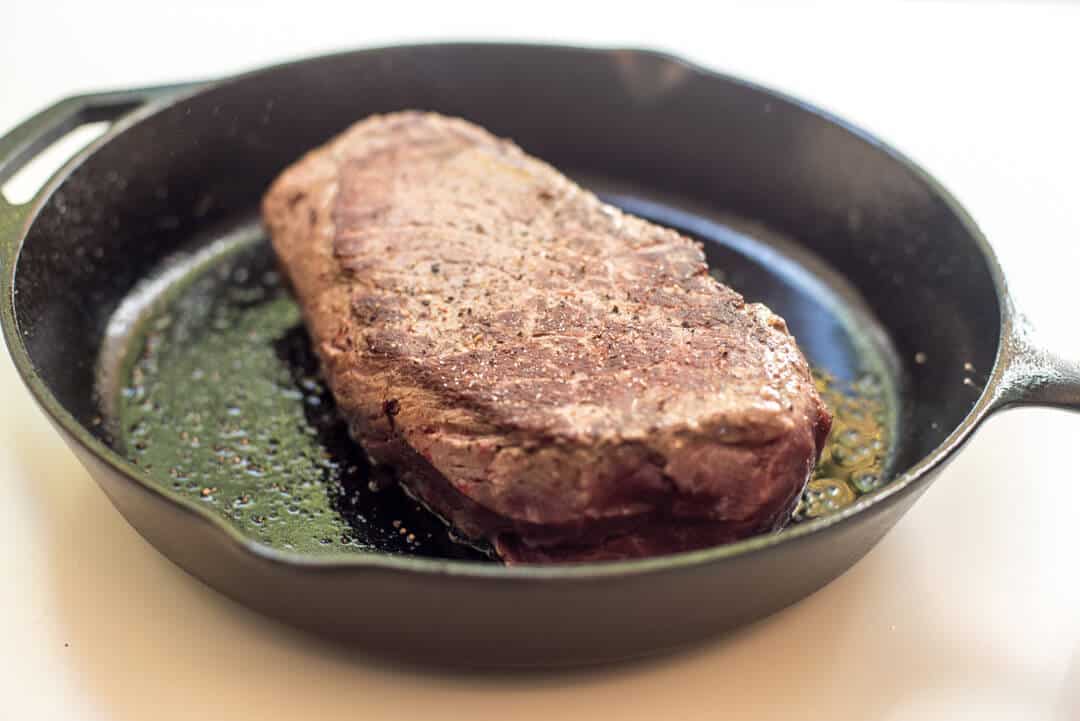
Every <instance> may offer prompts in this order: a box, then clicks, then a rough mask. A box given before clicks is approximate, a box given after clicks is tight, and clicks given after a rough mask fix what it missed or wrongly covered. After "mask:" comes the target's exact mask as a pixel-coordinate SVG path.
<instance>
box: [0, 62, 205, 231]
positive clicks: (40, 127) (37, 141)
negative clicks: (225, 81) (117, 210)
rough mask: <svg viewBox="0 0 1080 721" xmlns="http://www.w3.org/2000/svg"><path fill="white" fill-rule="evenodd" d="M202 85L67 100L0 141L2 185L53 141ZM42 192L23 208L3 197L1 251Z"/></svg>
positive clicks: (0, 221)
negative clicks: (71, 132)
mask: <svg viewBox="0 0 1080 721" xmlns="http://www.w3.org/2000/svg"><path fill="white" fill-rule="evenodd" d="M200 85H202V83H180V84H175V85H157V86H153V87H147V88H135V89H131V90H118V91H111V92H102V93H88V94H86V95H75V96H73V97H70V98H65V99H64V100H61V101H59V102H57V103H56V104H55V105H52V106H51V107H48V108H46V109H45V110H42V111H41V112H39V113H38V114H36V115H34V116H33V117H31V118H28V119H27V120H25V121H23V122H22V123H20V124H19V125H17V126H15V127H14V128H12V129H11V131H10V132H8V133H7V135H5V136H4V137H2V138H0V185H2V184H3V183H5V182H7V181H8V180H9V179H10V178H11V177H12V176H13V175H15V173H17V172H18V171H19V170H20V169H21V168H22V167H23V166H25V165H26V164H27V163H29V162H30V161H31V160H32V159H33V158H34V157H35V156H36V155H38V154H39V153H40V152H41V151H43V150H45V149H46V148H47V147H49V146H50V145H51V144H52V143H53V142H54V141H56V140H57V139H59V138H61V137H63V136H64V135H66V134H67V133H68V132H70V131H71V130H73V129H75V128H77V127H79V126H80V125H85V124H87V123H99V122H103V121H109V122H115V121H116V120H119V119H120V118H122V117H124V116H125V115H127V114H128V113H130V112H132V111H134V110H137V109H138V108H141V107H142V106H144V105H146V104H147V103H151V102H154V101H157V100H159V99H162V98H173V97H178V96H179V95H181V94H182V93H183V91H185V90H188V89H193V88H196V87H198V86H200ZM45 187H48V184H46V186H45ZM43 192H45V191H44V189H42V190H40V191H38V194H37V195H36V196H35V197H34V198H33V199H32V200H30V201H29V202H27V203H22V204H15V203H11V202H9V201H8V200H7V198H5V197H4V194H3V193H0V249H4V250H7V249H10V248H12V246H14V245H15V240H16V238H17V237H18V236H19V235H20V232H19V231H20V230H21V229H22V225H23V223H24V221H25V219H26V215H27V214H28V212H29V210H30V208H31V207H33V206H34V205H35V204H36V203H37V201H39V200H40V198H41V194H42V193H43Z"/></svg>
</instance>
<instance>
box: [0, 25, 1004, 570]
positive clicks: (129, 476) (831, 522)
mask: <svg viewBox="0 0 1080 721" xmlns="http://www.w3.org/2000/svg"><path fill="white" fill-rule="evenodd" d="M479 48H487V49H491V48H495V49H504V50H507V51H515V50H545V51H550V52H554V53H584V54H590V55H596V56H601V57H603V56H611V55H613V54H619V55H632V56H638V57H644V58H650V59H652V60H654V61H659V62H663V63H668V64H672V65H676V66H678V67H680V68H681V69H682V70H683V71H685V72H688V73H692V74H695V75H697V76H700V77H703V78H707V79H710V80H718V81H721V82H724V83H726V84H730V85H736V86H740V87H743V88H745V89H748V90H752V91H754V92H757V93H760V94H762V95H763V96H766V97H769V98H770V99H771V100H772V101H776V102H782V103H787V104H790V105H793V106H795V107H797V108H799V109H801V110H803V111H805V112H808V113H810V114H812V115H814V116H816V117H819V118H821V119H823V120H825V121H827V122H828V123H830V124H832V125H835V126H838V127H839V128H841V129H842V130H844V131H846V132H848V133H850V134H852V135H854V136H856V137H858V138H859V139H861V140H862V141H864V142H866V143H869V144H870V145H872V146H874V147H875V148H876V149H878V150H879V151H881V152H883V153H884V154H886V155H887V156H888V157H889V158H890V159H891V160H893V161H895V162H897V163H899V164H900V165H901V166H903V167H904V168H905V169H906V170H907V171H908V172H910V173H912V174H913V175H914V176H915V177H916V178H917V179H918V180H919V181H921V182H922V183H924V184H925V185H926V186H927V187H928V188H929V190H930V191H931V192H932V193H933V194H934V195H935V196H936V197H937V198H938V199H939V200H941V201H942V202H943V203H944V204H945V205H946V207H947V208H948V209H949V211H950V212H952V213H953V214H954V215H955V217H956V218H957V219H958V221H959V222H960V224H961V226H962V227H963V229H964V231H965V232H966V233H967V234H968V235H969V236H970V237H971V239H972V240H973V241H974V243H975V246H976V248H977V249H978V250H979V252H980V254H981V256H982V258H983V260H984V262H985V263H986V265H987V269H988V270H989V272H990V275H991V279H992V281H993V286H994V292H995V296H996V300H997V303H998V311H999V314H1000V319H1001V320H1000V332H999V336H998V349H997V353H996V356H995V361H994V366H993V369H992V371H991V373H990V376H989V379H988V381H987V383H986V384H985V386H984V387H983V390H982V392H981V394H980V396H979V398H978V400H977V401H976V402H975V404H974V406H973V407H972V409H971V411H970V412H969V413H968V415H967V416H966V417H965V418H964V419H963V420H962V421H961V422H960V423H959V424H958V425H957V426H956V427H955V428H954V429H953V430H952V431H951V432H950V433H949V435H948V436H947V437H946V438H945V439H944V440H943V441H942V442H941V443H940V444H939V445H938V446H937V447H936V448H935V449H934V450H932V451H931V452H930V453H928V454H927V455H925V456H924V457H923V458H922V459H920V460H919V461H918V462H917V463H916V464H914V465H913V466H911V467H910V468H908V469H906V470H904V471H902V472H901V473H899V474H898V475H897V476H896V477H894V478H893V479H892V480H891V481H890V482H889V483H887V484H886V485H884V486H883V487H881V488H879V489H877V490H875V491H872V492H871V493H868V494H866V495H864V496H861V497H860V498H859V499H858V500H857V501H856V502H855V503H853V504H852V505H851V506H848V507H847V508H845V509H843V510H841V511H839V512H837V513H834V514H832V515H829V516H825V517H822V518H818V519H814V520H812V521H806V522H803V523H800V524H798V525H796V526H793V527H789V528H787V529H785V530H783V531H781V532H779V533H774V534H765V535H758V536H753V537H750V538H747V539H743V540H741V541H736V542H734V543H729V544H725V545H721V546H715V547H711V548H705V549H700V550H695V551H687V552H683V553H676V554H670V555H666V556H658V557H652V558H644V559H633V560H622V561H603V562H593V563H582V564H553V565H522V566H504V565H499V564H487V563H477V562H470V561H461V560H450V559H431V558H421V557H414V556H399V555H393V554H386V553H378V552H370V553H355V552H352V553H350V552H340V553H333V554H325V555H319V556H310V555H304V554H301V553H295V552H289V551H283V550H280V549H276V548H272V547H270V546H267V545H264V544H262V543H260V542H258V541H256V540H254V539H252V538H250V537H248V536H246V535H244V534H243V533H242V532H241V531H240V530H239V529H237V528H236V527H234V526H232V525H231V524H229V523H227V522H226V520H225V519H222V518H220V517H218V516H217V515H216V514H214V513H212V512H211V511H210V510H209V509H207V508H205V507H203V506H201V505H199V504H197V502H196V501H193V500H190V499H187V498H183V497H181V496H177V495H173V494H171V493H169V492H168V491H167V490H166V489H164V488H162V487H160V485H158V484H157V483H155V482H153V481H152V480H150V479H149V478H148V477H147V476H146V474H145V472H144V471H142V470H141V469H139V468H138V467H137V466H135V465H134V464H132V463H131V462H130V461H128V460H126V459H125V458H124V457H123V456H121V455H120V454H119V453H117V452H116V451H115V450H113V449H112V448H110V447H109V446H108V445H106V444H105V443H104V442H103V441H101V440H100V439H98V438H97V437H96V436H94V435H93V434H92V433H90V432H89V430H88V429H87V428H86V427H85V426H84V425H83V424H82V423H80V422H79V421H78V420H77V419H76V418H75V417H74V416H73V415H71V413H70V412H69V411H68V410H67V409H66V408H65V407H64V406H63V404H61V403H60V401H59V400H58V399H57V398H56V397H55V396H54V395H53V393H52V390H51V389H50V388H49V387H48V385H47V384H46V383H45V381H44V380H43V379H42V378H41V377H40V376H39V375H38V374H37V372H36V370H35V369H34V365H33V361H32V359H31V357H30V354H29V351H28V349H27V348H26V346H25V344H24V343H23V341H22V335H21V333H20V332H19V329H18V322H17V320H16V318H17V316H16V298H15V293H14V289H15V277H16V270H17V268H18V261H19V255H20V253H21V250H22V245H23V242H24V241H25V238H26V235H27V234H28V232H29V230H30V228H31V226H32V225H33V223H34V221H35V220H36V218H37V216H38V215H39V213H40V211H41V210H42V208H43V207H44V206H45V205H46V204H47V203H48V201H49V199H50V198H51V196H52V195H53V194H54V193H55V191H56V190H57V189H59V187H60V186H62V185H63V183H64V182H65V181H66V180H67V178H68V177H69V176H70V175H71V173H72V172H73V171H74V170H76V169H77V168H78V167H79V166H80V165H82V163H83V162H85V161H86V160H87V159H88V158H89V157H91V156H92V155H93V154H94V153H96V152H97V151H98V150H99V149H100V148H101V147H103V146H104V145H106V144H107V143H109V142H110V141H111V140H112V139H113V138H115V137H117V136H118V135H120V134H122V133H124V132H126V131H127V130H128V129H130V128H131V127H134V126H135V125H137V124H139V123H140V122H142V121H144V120H146V119H148V118H149V117H151V116H153V115H156V114H157V113H159V112H161V111H163V110H165V109H167V108H169V107H171V106H173V105H175V104H177V103H179V102H182V101H183V100H186V99H188V98H191V97H194V96H196V95H199V94H202V93H204V92H207V91H210V90H212V89H215V88H219V87H223V86H226V85H229V84H232V83H237V82H241V81H243V80H246V79H248V78H251V77H255V76H258V75H261V74H264V73H266V74H268V73H271V72H274V71H278V70H281V69H284V68H288V67H292V66H297V65H302V64H305V63H310V62H317V61H320V60H329V59H332V58H340V57H345V56H359V55H378V54H380V53H385V52H387V51H391V50H393V51H395V52H401V51H410V50H418V51H431V50H457V51H467V50H470V49H479ZM21 210H22V212H23V213H24V215H23V218H22V221H21V228H20V230H19V232H18V233H17V237H16V240H15V243H14V247H13V248H11V249H10V251H9V252H8V253H7V259H6V261H7V262H8V263H9V265H8V267H7V268H5V269H4V278H3V280H4V282H5V283H6V284H7V290H6V292H5V296H6V297H5V298H4V301H3V305H2V307H0V326H2V330H3V335H4V338H5V340H6V342H7V346H8V351H9V353H10V354H11V357H12V360H13V362H14V365H15V368H16V370H17V371H18V373H19V375H20V377H21V378H22V381H23V383H24V384H25V385H26V386H27V388H28V389H29V390H30V392H31V394H32V395H33V397H34V399H35V401H37V403H38V404H39V405H40V406H41V407H42V408H43V409H44V410H45V412H46V413H47V414H48V416H49V418H50V420H51V421H52V422H53V423H54V424H55V425H56V426H57V427H58V428H59V429H60V430H62V431H63V432H64V433H65V434H67V436H68V438H69V439H71V440H72V441H74V442H75V443H77V444H78V445H79V446H80V447H81V448H82V449H83V450H85V451H86V452H87V453H89V454H91V455H92V456H93V457H95V458H96V459H98V460H99V461H101V462H102V463H104V464H106V465H107V466H109V468H110V470H112V471H114V472H116V473H118V474H119V475H120V476H122V477H123V478H124V479H125V480H126V481H129V482H131V483H133V484H134V485H135V486H136V487H137V488H138V489H140V490H142V491H143V492H148V493H151V494H153V495H155V496H156V497H158V498H159V499H160V500H161V501H163V502H166V503H169V504H171V505H172V506H174V507H175V508H177V509H179V510H182V511H184V512H186V513H188V514H191V515H193V516H194V517H195V518H196V519H198V520H199V521H200V522H202V523H205V524H208V525H209V526H210V527H212V528H213V529H215V531H216V532H217V533H219V534H222V535H221V537H222V539H223V540H224V541H226V542H227V543H229V544H230V545H231V546H233V547H235V548H237V549H238V550H241V551H244V552H246V553H248V554H251V555H252V556H253V557H255V558H256V559H258V560H260V561H264V562H269V563H272V564H277V565H285V566H290V567H293V568H300V569H303V570H305V571H314V572H332V573H341V572H351V571H358V572H363V571H382V572H397V573H404V574H419V575H424V576H429V575H430V576H437V577H454V578H475V579H483V580H487V581H500V582H501V581H506V582H532V581H544V582H552V581H566V582H581V581H590V580H603V579H610V578H618V577H626V576H639V575H643V574H651V573H655V572H662V571H678V570H687V569H692V568H696V567H699V566H707V565H711V564H713V563H720V562H723V561H725V560H728V559H732V558H736V557H742V556H749V555H751V554H756V553H764V552H767V551H769V550H771V549H774V548H780V547H783V546H786V545H787V544H790V543H794V542H796V541H797V540H799V539H802V538H804V537H811V536H818V535H820V534H823V533H825V532H826V531H828V530H829V529H832V528H834V527H840V526H843V525H846V522H847V521H848V520H849V519H851V518H853V517H855V516H858V515H862V514H864V513H866V512H868V511H870V509H872V508H875V507H884V506H885V505H891V504H892V503H894V502H896V501H898V500H900V499H901V498H903V497H906V496H907V495H909V494H910V493H913V492H917V491H919V490H920V489H922V488H923V487H924V486H925V485H926V484H927V483H929V481H930V480H932V478H933V475H934V474H933V471H934V470H936V469H938V468H940V467H941V466H943V465H944V464H945V463H946V462H947V461H948V460H949V459H950V458H951V457H952V455H953V454H954V453H956V452H957V451H958V450H959V449H960V447H961V446H963V444H964V443H965V442H966V441H967V440H968V438H969V436H970V435H971V433H972V432H974V430H975V429H976V428H977V427H978V426H979V424H980V423H981V422H982V421H983V420H984V419H985V418H986V417H987V416H988V415H989V413H990V411H991V410H993V408H994V405H995V400H996V398H997V390H998V388H999V387H1000V384H1001V380H1002V376H1003V374H1004V364H1003V360H1004V353H1005V349H1006V339H1007V337H1008V335H1009V334H1010V333H1011V330H1012V326H1013V325H1014V323H1015V312H1014V309H1013V306H1012V301H1011V299H1010V296H1009V292H1008V286H1007V283H1006V280H1005V276H1004V273H1003V271H1002V269H1001V266H1000V263H999V261H998V258H997V256H996V254H995V253H994V250H993V248H992V246H991V245H990V242H989V241H988V240H987V238H986V237H985V236H984V235H983V233H982V231H981V230H980V229H979V227H978V225H977V224H976V223H975V221H974V219H972V218H971V216H970V215H969V214H968V212H967V211H966V210H965V209H964V208H963V206H961V205H960V203H959V202H958V201H957V200H956V199H955V198H954V197H953V196H952V194H951V193H949V191H948V190H946V189H945V187H944V186H943V185H941V183H939V182H938V181H937V180H936V179H935V178H934V177H933V176H932V175H930V174H929V173H928V172H927V171H925V170H923V168H921V167H920V166H919V165H918V164H916V163H915V162H914V161H912V160H911V159H910V158H908V157H907V156H906V155H904V154H903V153H901V152H900V151H898V150H897V149H895V148H893V147H892V146H890V145H889V144H887V143H885V142H883V141H881V140H880V139H878V138H877V137H875V136H874V135H872V134H871V133H869V132H868V131H866V130H863V129H861V128H859V127H858V126H856V125H854V124H852V123H850V122H848V121H846V120H844V119H843V118H841V117H839V116H837V115H834V114H833V113H831V112H830V111H827V110H824V109H822V108H819V107H817V106H815V105H813V104H811V103H808V102H805V101H803V100H800V99H798V98H795V97H792V96H790V95H788V94H786V93H784V92H781V91H778V90H774V89H772V88H769V87H767V86H764V85H761V84H758V83H756V82H752V81H748V80H745V79H742V78H740V77H737V76H733V75H730V74H727V73H724V72H720V71H716V70H712V69H709V68H707V67H704V66H702V65H699V64H697V63H695V62H692V61H689V60H686V59H684V58H681V57H679V56H677V55H674V54H672V53H668V52H665V51H659V50H654V49H647V48H622V47H605V46H585V45H567V44H547V43H513V42H484V41H480V42H475V41H470V42H439V43H417V44H404V45H385V46H377V47H371V48H364V49H359V50H350V51H340V52H331V53H325V54H321V55H316V56H309V57H304V58H300V59H295V60H289V61H285V62H281V63H275V64H271V65H267V66H262V67H259V68H256V69H254V70H250V71H247V72H242V73H238V74H235V75H230V76H227V77H225V78H221V79H218V80H212V81H209V82H206V83H202V84H198V85H196V86H195V87H193V88H189V89H187V90H183V91H180V92H178V93H177V94H176V95H173V96H170V97H167V98H162V99H158V100H154V101H151V102H149V103H147V104H146V105H145V106H143V107H141V108H139V109H137V110H135V111H133V112H132V113H130V114H129V115H127V116H125V117H124V118H122V119H121V120H119V121H118V122H116V123H115V124H113V126H112V127H110V128H109V130H108V131H107V132H106V133H104V134H103V135H102V136H101V137H100V138H98V139H97V140H95V141H94V142H93V143H91V144H90V145H88V146H87V147H86V148H84V149H83V150H82V151H80V152H79V153H78V154H76V155H75V156H74V157H73V158H72V159H71V160H69V161H68V162H67V163H66V164H65V165H64V166H63V167H62V168H61V169H60V170H59V171H57V172H56V173H55V174H54V175H53V177H52V178H50V180H49V181H48V183H46V185H45V186H44V187H43V188H42V190H41V191H40V192H39V193H38V195H37V196H36V197H35V199H34V201H32V202H31V203H30V204H28V205H26V206H22V208H21Z"/></svg>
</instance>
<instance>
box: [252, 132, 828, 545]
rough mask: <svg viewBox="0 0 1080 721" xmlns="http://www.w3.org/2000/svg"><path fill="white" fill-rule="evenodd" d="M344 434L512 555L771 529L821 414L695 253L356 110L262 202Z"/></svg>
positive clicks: (468, 144) (792, 350) (515, 169)
mask: <svg viewBox="0 0 1080 721" xmlns="http://www.w3.org/2000/svg"><path fill="white" fill-rule="evenodd" d="M263 213H264V217H265V220H266V224H267V226H268V227H269V229H270V232H271V233H272V236H273V245H274V249H275V251H276V253H277V255H278V257H279V259H280V261H281V266H282V267H283V268H284V271H285V273H286V274H287V276H288V278H289V279H290V281H291V283H292V285H293V288H294V290H295V293H296V296H297V298H298V299H299V302H300V304H301V306H302V308H303V313H304V317H305V320H306V323H307V327H308V330H309V332H310V334H311V337H312V340H313V342H314V344H315V348H316V351H317V353H318V356H319V358H320V360H321V363H322V369H323V374H324V376H325V378H326V381H327V382H328V383H329V385H330V388H331V390H332V391H333V394H334V398H335V399H336V401H337V404H338V407H339V409H340V411H341V413H342V414H343V415H344V417H345V418H346V419H347V421H348V423H349V427H350V430H351V432H352V434H353V437H354V438H355V439H356V440H357V441H359V442H360V443H361V444H362V445H363V447H364V448H365V449H366V451H367V453H368V454H369V456H370V457H371V458H372V459H373V460H374V461H375V462H376V463H380V464H386V465H388V466H391V467H392V468H394V469H395V470H396V472H397V474H398V478H399V479H400V482H401V483H402V484H403V485H404V486H405V487H406V489H407V490H409V491H410V492H411V493H412V494H413V495H414V496H416V497H417V498H418V499H420V500H421V501H423V502H424V503H425V504H426V505H427V506H428V507H429V508H431V509H432V510H433V511H435V512H436V513H438V514H439V515H440V516H442V517H443V518H444V519H446V520H447V521H448V522H450V523H451V524H453V525H454V526H455V527H456V528H457V529H458V530H459V531H460V532H461V533H463V534H464V535H466V536H468V537H472V538H483V539H488V540H490V541H491V542H492V543H493V544H494V547H495V549H496V550H497V552H498V553H499V555H500V556H501V557H502V558H503V559H504V560H505V561H507V562H510V563H520V562H558V561H580V560H602V559H619V558H631V557H640V556H646V555H652V554H659V553H669V552H674V551H681V550H686V549H692V548H700V547H703V546H709V545H713V544H718V543H723V542H725V541H730V540H734V539H737V538H741V537H744V536H747V535H750V534H754V533H760V532H764V531H771V530H774V529H776V528H778V527H779V526H781V525H782V524H783V523H784V522H785V521H786V520H787V518H788V516H789V514H790V513H791V510H792V507H793V505H794V503H795V502H796V500H797V498H798V496H799V494H800V492H801V491H802V488H803V486H804V484H805V482H806V480H807V477H808V475H809V474H810V472H811V470H812V469H813V467H814V464H815V462H816V460H817V457H818V454H819V452H820V449H821V447H822V444H823V442H824V440H825V436H826V435H827V434H828V430H829V426H830V422H831V419H830V417H829V414H828V412H827V411H826V410H825V408H824V406H823V405H822V402H821V399H820V398H819V397H818V394H817V392H816V391H815V388H814V384H813V381H812V379H811V376H810V371H809V369H808V367H807V363H806V360H805V359H804V358H803V356H802V354H801V353H800V352H799V349H798V348H797V347H796V345H795V341H794V339H793V338H792V337H791V335H789V334H788V332H787V329H786V326H785V324H784V321H783V320H782V319H781V318H779V317H778V316H776V315H774V314H773V313H772V312H770V311H769V309H768V308H766V307H764V306H762V305H758V304H752V303H746V302H744V300H743V298H742V297H741V296H740V295H739V294H738V293H736V292H735V291H733V290H731V289H730V288H728V287H726V286H724V285H722V284H720V283H719V282H717V281H716V280H714V279H713V278H712V277H710V276H709V274H708V272H707V268H706V265H705V259H704V255H703V253H702V249H701V247H700V246H699V245H698V244H697V243H695V242H693V241H691V240H689V239H687V238H685V237H683V236H681V235H679V234H678V233H676V232H674V231H672V230H669V229H666V228H662V227H659V226H656V225H653V224H652V223H649V222H646V221H644V220H641V219H639V218H636V217H633V216H631V215H627V214H625V213H623V212H621V211H619V210H617V209H615V208H613V207H611V206H609V205H606V204H604V203H602V202H600V200H598V199H597V198H596V197H595V196H594V195H592V194H591V193H589V192H588V191H586V190H583V189H582V188H580V187H578V186H577V185H575V184H574V183H573V182H572V181H570V180H569V179H567V178H566V177H564V176H563V175H561V174H560V173H559V172H558V171H556V170H555V169H554V168H552V167H550V166H548V165H546V164H545V163H543V162H541V161H539V160H537V159H535V158H532V157H530V156H528V155H526V154H525V153H524V152H522V151H521V150H520V149H519V148H518V147H516V146H515V145H514V144H512V143H511V142H509V141H506V140H501V139H498V138H496V137H494V136H492V135H491V134H489V133H488V132H487V131H485V130H483V129H481V128H479V127H477V126H476V125H473V124H471V123H468V122H466V121H464V120H459V119H455V118H447V117H442V116H439V115H434V114H430V113H419V112H401V113H394V114H391V115H384V116H376V117H371V118H369V119H367V120H364V121H362V122H360V123H357V124H356V125H354V126H353V127H352V128H350V129H349V130H347V131H346V132H345V133H343V134H342V135H340V136H338V137H337V138H335V139H334V140H332V141H331V142H329V143H328V144H327V145H325V146H323V147H321V148H319V149H317V150H314V151H312V152H311V153H309V154H308V155H307V156H305V157H304V158H303V159H301V160H300V161H298V162H297V163H296V164H295V165H293V166H292V167H290V168H289V169H288V170H286V171H285V172H284V173H283V174H282V175H281V177H279V178H278V179H277V181H276V182H275V183H274V185H273V187H272V188H271V189H270V191H269V192H268V194H267V196H266V198H265V200H264V206H263Z"/></svg>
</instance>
